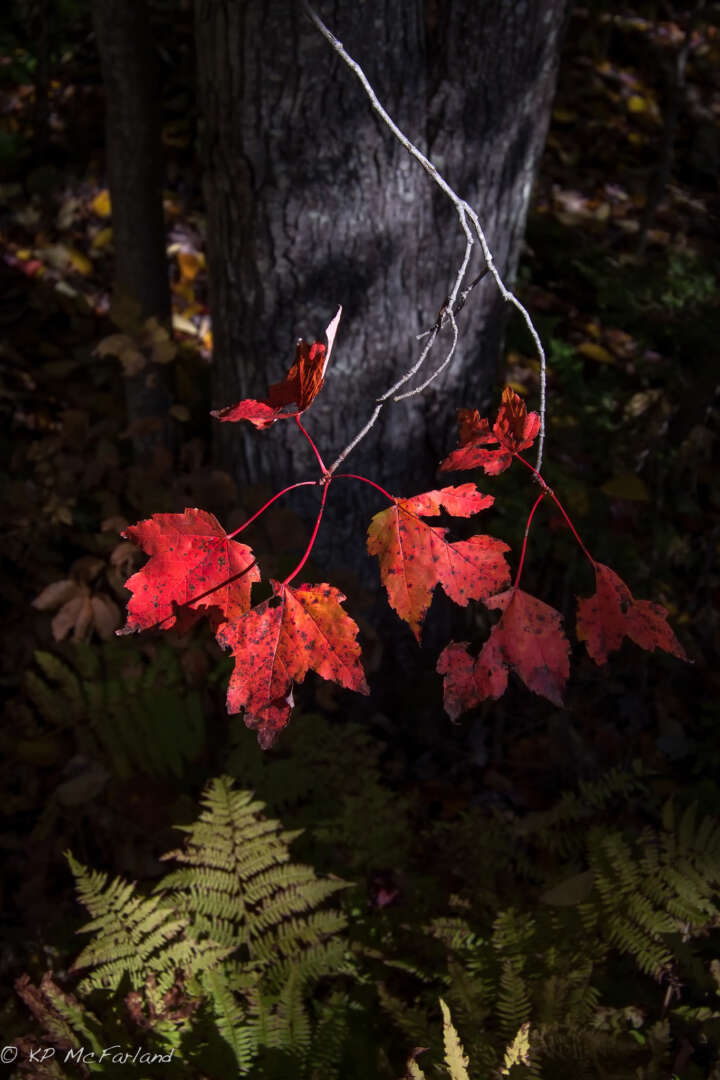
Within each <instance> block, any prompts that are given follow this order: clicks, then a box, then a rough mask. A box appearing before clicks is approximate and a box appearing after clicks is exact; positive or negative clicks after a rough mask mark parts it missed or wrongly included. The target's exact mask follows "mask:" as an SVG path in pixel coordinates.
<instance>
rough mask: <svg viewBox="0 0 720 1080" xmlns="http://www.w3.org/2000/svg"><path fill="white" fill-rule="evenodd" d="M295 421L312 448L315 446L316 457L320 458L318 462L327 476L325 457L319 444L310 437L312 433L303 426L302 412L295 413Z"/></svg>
mask: <svg viewBox="0 0 720 1080" xmlns="http://www.w3.org/2000/svg"><path fill="white" fill-rule="evenodd" d="M295 423H296V424H297V426H298V427H299V428H300V430H301V431H302V433H303V435H304V436H305V438H306V439H307V441H308V442H309V443H310V445H311V446H312V448H313V451H314V452H315V457H316V458H317V459H318V462H319V463H320V468H321V469H322V474H323V476H327V475H328V471H327V469H326V467H325V462H324V461H323V459H322V458H321V456H320V451H319V450H318V448H317V446H316V445H315V443H314V442H313V440H312V438H311V437H310V435H309V434H308V432H307V431H306V430H305V428H304V427H303V422H302V420H301V419H300V413H295Z"/></svg>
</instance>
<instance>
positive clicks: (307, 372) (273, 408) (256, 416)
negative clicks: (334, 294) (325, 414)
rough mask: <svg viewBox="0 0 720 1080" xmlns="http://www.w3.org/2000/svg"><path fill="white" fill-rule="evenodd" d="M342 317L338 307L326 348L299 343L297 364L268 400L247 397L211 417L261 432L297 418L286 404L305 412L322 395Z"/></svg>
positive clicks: (326, 334) (328, 334) (319, 344)
mask: <svg viewBox="0 0 720 1080" xmlns="http://www.w3.org/2000/svg"><path fill="white" fill-rule="evenodd" d="M341 314H342V308H341V307H339V308H338V309H337V313H336V315H335V318H334V319H333V320H332V322H331V323H330V325H329V326H328V327H327V329H326V330H325V337H326V338H327V348H326V347H325V345H323V344H322V342H320V341H316V342H314V343H313V344H312V345H309V344H308V343H307V342H306V341H303V339H302V338H300V339H299V340H298V342H297V344H296V346H295V363H294V364H293V366H292V367H291V368H290V370H289V371H288V373H287V375H286V376H285V378H284V379H283V380H282V382H279V383H273V384H272V386H271V387H270V389H269V390H268V396H267V401H256V400H255V399H254V398H245V399H244V400H243V401H238V402H237V404H235V405H228V406H227V408H225V409H215V410H214V411H213V412H211V413H210V415H211V416H214V417H215V419H216V420H225V421H231V422H236V421H238V420H249V421H250V423H251V424H254V425H255V427H256V428H258V429H260V430H262V429H263V428H268V427H270V425H271V424H274V423H275V421H276V420H280V419H281V418H283V417H286V416H294V415H296V414H295V413H287V412H284V411H283V409H284V408H285V406H286V405H296V406H297V413H301V412H304V411H305V409H307V407H308V406H309V405H311V404H312V402H313V401H314V400H315V398H316V397H317V395H318V393H319V392H320V388H321V386H322V384H323V380H324V378H325V372H326V371H327V366H328V362H329V360H330V354H331V353H332V349H333V344H334V343H335V335H336V334H337V328H338V323H339V322H340V316H341Z"/></svg>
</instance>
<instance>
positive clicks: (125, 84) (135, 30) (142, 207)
mask: <svg viewBox="0 0 720 1080" xmlns="http://www.w3.org/2000/svg"><path fill="white" fill-rule="evenodd" d="M92 14H93V23H94V27H95V36H96V39H97V45H98V51H99V53H100V61H101V66H102V75H103V84H104V90H105V106H106V151H107V169H108V185H109V189H110V198H111V202H112V228H113V242H114V247H115V283H114V284H115V294H114V310H115V312H117V313H118V316H117V321H118V322H119V323H120V324H121V328H122V329H135V328H139V324H140V323H141V322H142V321H143V320H145V319H147V318H148V317H150V316H155V317H156V318H157V319H158V320H160V321H161V322H165V323H169V319H170V288H169V284H168V270H167V261H166V256H165V223H164V217H163V203H162V188H163V161H162V139H161V124H160V95H159V79H158V74H157V69H156V57H155V54H154V50H153V47H152V34H151V28H150V18H149V13H148V9H147V6H146V4H145V2H144V0H133V2H132V3H128V2H127V0H93V5H92ZM150 383H151V385H148V380H147V377H146V375H145V373H143V374H141V375H140V376H136V377H134V378H132V379H127V380H126V386H127V406H128V420H129V424H130V428H131V430H133V429H134V430H135V431H136V434H135V436H134V439H133V442H134V448H135V451H136V453H143V452H145V451H146V450H147V449H148V448H149V446H150V445H152V444H153V443H156V442H158V441H163V442H167V439H168V434H167V431H166V430H165V429H164V428H158V430H157V431H156V432H155V437H152V430H151V428H150V427H148V426H147V424H146V425H145V426H144V427H143V422H144V421H147V419H148V418H151V417H162V418H163V420H164V421H165V422H166V423H167V420H166V414H167V409H168V406H169V404H170V402H169V398H168V396H167V394H166V393H165V392H164V390H163V388H162V387H161V386H160V385H159V384H157V383H155V382H154V381H153V380H150Z"/></svg>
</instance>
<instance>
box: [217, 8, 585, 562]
mask: <svg viewBox="0 0 720 1080" xmlns="http://www.w3.org/2000/svg"><path fill="white" fill-rule="evenodd" d="M564 8H565V2H564V0H557V2H552V0H541V2H540V0H539V2H535V3H532V4H531V3H529V2H528V3H519V2H518V0H491V2H490V0H485V2H478V0H474V2H471V0H465V2H458V0H453V2H452V3H451V4H444V5H442V11H440V7H439V6H438V8H437V9H434V5H428V11H427V13H426V12H425V10H424V8H423V4H422V3H421V2H420V0H367V2H365V3H357V4H346V3H341V2H339V0H334V2H331V0H327V2H326V3H323V4H322V5H321V6H320V14H321V15H322V17H323V19H324V20H325V21H326V23H327V24H328V25H329V27H330V28H331V29H332V30H333V32H334V33H335V34H336V36H337V37H338V38H339V39H340V40H341V41H343V43H344V44H345V46H346V48H347V49H348V51H349V52H350V53H351V54H352V55H353V56H354V57H355V58H356V59H357V60H358V61H359V63H360V64H361V65H362V66H363V68H364V69H365V71H366V74H367V75H368V78H369V79H370V81H371V82H372V84H373V86H374V87H375V89H376V91H377V93H378V96H379V98H380V100H381V101H382V102H383V104H384V105H385V106H386V108H387V109H388V111H389V112H390V113H391V115H392V116H393V118H394V119H395V120H396V122H397V123H398V124H399V125H400V127H401V128H402V129H403V130H404V131H405V132H406V134H407V135H408V136H409V137H410V138H411V139H412V140H414V141H415V142H416V143H417V145H419V147H420V148H421V149H425V148H426V147H428V146H429V149H430V153H431V155H437V164H438V166H439V168H440V170H441V171H443V172H444V171H445V170H447V178H448V179H449V180H450V182H451V183H453V184H455V185H457V189H458V192H459V194H461V195H463V196H464V197H466V198H467V199H468V200H469V201H471V202H472V203H473V204H474V205H475V207H476V208H477V209H478V211H479V213H480V217H481V220H483V221H484V223H486V225H487V230H488V236H489V239H490V241H491V244H493V245H494V251H495V253H496V257H497V265H498V267H499V268H500V270H501V272H502V273H503V274H509V275H510V276H512V274H513V273H514V271H515V268H516V265H517V258H518V252H519V245H520V240H521V237H522V232H523V228H524V224H525V216H526V212H527V207H528V200H529V196H530V189H531V185H532V179H533V175H534V171H535V168H536V165H537V161H538V157H539V154H540V151H541V149H542V146H543V142H544V139H545V133H546V129H547V122H548V116H549V111H550V104H551V98H552V92H553V88H554V79H555V67H556V60H557V51H558V46H559V36H560V28H561V25H562V23H563V14H564ZM196 30H197V54H198V85H199V103H200V111H201V118H202V123H203V126H204V131H203V142H202V156H203V164H204V168H205V195H206V201H207V208H208V252H209V267H210V299H211V309H212V313H213V334H214V343H215V349H214V363H215V379H214V399H215V404H216V405H218V406H223V405H228V404H231V403H232V402H234V401H237V400H239V399H241V398H244V397H259V398H262V397H264V396H265V394H266V390H267V385H268V383H270V382H274V381H276V380H278V379H279V378H281V377H282V376H283V375H284V374H285V372H286V370H287V368H288V367H289V366H290V363H291V362H292V359H293V353H294V342H295V339H296V338H297V337H298V336H303V337H306V338H309V339H310V340H314V339H317V338H319V337H320V335H321V332H322V329H323V328H324V326H325V325H326V324H327V323H328V322H329V320H330V318H331V316H332V315H333V313H334V311H335V309H336V307H337V305H338V303H342V305H343V308H344V314H343V319H342V323H341V326H340V331H339V334H338V340H337V344H336V352H335V353H334V355H333V358H332V361H331V365H330V369H329V371H328V378H327V381H326V385H325V386H324V387H323V390H322V392H321V394H320V396H319V397H318V399H317V401H316V402H315V403H314V404H313V406H312V409H311V410H310V411H309V412H308V413H307V414H306V417H305V421H306V426H308V428H309V430H310V431H311V434H312V435H313V437H314V438H315V439H316V442H317V444H318V446H319V448H320V451H321V453H322V455H323V457H324V458H325V461H326V462H327V463H328V464H329V463H330V462H332V461H333V460H334V457H335V456H336V455H337V453H338V452H339V451H340V450H341V449H342V448H343V447H344V446H345V445H346V444H347V443H348V442H349V441H350V439H351V438H352V436H353V435H354V434H355V433H356V432H357V431H358V429H359V428H360V427H361V426H362V425H363V424H364V423H365V421H366V420H367V418H368V417H369V415H370V413H371V412H372V409H373V406H374V400H375V398H376V397H377V396H378V395H379V394H381V393H382V392H383V391H384V390H386V389H387V388H388V387H389V386H390V385H391V383H392V382H393V381H394V380H395V379H396V378H397V377H398V376H399V375H400V374H401V373H403V372H404V371H405V370H406V369H407V368H408V367H409V365H410V364H411V362H412V360H413V359H414V358H415V357H416V356H417V355H418V353H419V346H420V343H418V341H417V340H416V335H417V334H418V333H419V332H420V331H421V330H423V329H425V328H427V327H428V326H430V325H431V324H432V323H433V322H434V321H435V319H436V317H437V314H438V310H439V308H440V306H441V304H442V302H443V300H444V298H445V296H446V295H447V292H448V289H449V286H450V283H451V282H452V280H453V278H454V276H455V273H456V271H457V267H458V265H459V261H460V258H461V256H462V250H463V240H462V236H461V234H460V232H459V229H458V227H457V224H456V220H455V221H454V220H453V211H452V209H451V208H449V207H448V206H447V205H445V204H444V203H443V202H442V198H441V197H440V196H439V195H438V196H437V197H436V195H435V191H434V189H433V185H432V183H431V181H430V180H429V179H428V177H427V176H426V174H425V173H424V172H423V170H422V169H421V168H420V167H419V166H418V165H417V164H416V163H415V162H414V161H413V160H412V159H411V158H410V157H409V156H408V155H407V154H406V152H405V151H404V150H403V149H402V148H401V147H400V145H399V144H398V143H397V142H396V141H395V139H394V138H393V137H392V135H391V134H390V132H389V131H388V130H387V129H386V128H385V127H384V126H383V125H382V123H381V122H380V121H379V119H378V118H377V117H376V115H375V114H374V113H373V112H372V111H371V109H370V107H369V104H368V101H367V98H366V97H365V95H364V92H363V91H362V89H361V87H360V85H359V83H358V81H357V79H356V78H355V76H354V75H353V74H352V73H351V72H350V71H349V70H348V68H347V67H346V66H345V65H344V64H343V63H342V61H341V60H340V59H339V57H338V56H337V55H336V54H335V53H334V52H333V51H332V50H331V49H330V47H329V46H328V45H327V43H326V42H325V41H324V39H323V38H322V37H321V36H320V35H319V34H318V32H317V31H316V30H315V29H314V27H313V26H312V25H311V24H310V22H309V21H308V20H307V18H306V17H304V15H303V14H302V12H301V10H300V8H299V6H296V5H295V4H294V3H291V2H290V0H285V2H278V3H274V4H266V3H263V2H260V0H247V2H246V3H243V4H237V3H234V2H232V0H197V3H196ZM473 265H474V267H475V271H474V272H475V273H477V271H478V270H479V269H480V268H481V266H482V262H481V259H480V257H479V254H478V255H476V256H475V258H474V263H473ZM476 292H477V293H478V295H477V296H475V294H473V297H472V298H471V300H470V301H468V304H467V305H466V308H465V309H464V310H463V312H462V313H461V314H460V315H459V316H458V323H459V326H460V330H461V341H460V346H459V348H458V352H457V355H456V358H455V360H454V362H453V364H452V365H451V366H450V367H449V368H448V369H447V370H446V371H445V372H444V374H443V375H442V376H441V377H440V378H439V379H438V380H437V381H436V382H435V383H434V384H433V385H432V386H431V387H430V388H429V389H428V391H426V392H425V393H424V394H423V395H421V396H417V397H413V398H410V399H408V400H406V401H403V402H400V403H397V404H391V405H389V406H387V407H386V408H385V410H384V411H383V413H382V414H381V416H380V420H379V422H378V423H377V424H376V426H375V427H374V428H373V429H372V431H371V433H370V434H369V435H368V437H367V438H366V439H365V441H364V442H363V443H361V444H360V445H359V446H358V448H357V450H355V451H354V452H353V454H352V456H351V457H350V458H349V459H348V462H347V469H348V471H350V472H354V473H358V472H359V473H367V475H369V476H370V477H371V478H372V479H374V480H376V481H378V482H379V483H381V484H383V486H385V487H386V488H388V490H390V491H391V492H393V493H394V494H398V495H408V494H412V493H414V492H417V491H421V490H423V489H427V488H428V487H431V486H432V485H433V482H434V474H435V468H436V465H437V462H438V460H439V459H440V458H441V457H442V456H443V455H444V454H445V453H447V451H448V450H449V449H450V448H451V446H452V443H453V440H454V424H455V420H454V418H455V414H456V410H457V408H458V407H459V406H462V405H479V404H481V403H482V402H483V401H484V400H486V398H487V395H488V390H489V388H490V387H491V385H492V383H493V381H494V379H495V377H496V373H497V368H498V362H499V353H500V344H501V340H502V325H503V312H502V310H501V304H500V303H499V302H498V300H497V293H496V291H495V290H494V287H493V285H492V283H491V282H490V281H489V280H486V281H484V282H483V283H482V285H481V286H479V287H478V289H477V290H476ZM447 340H449V339H448V338H447V337H446V336H445V335H443V338H442V340H441V341H440V342H439V343H438V345H437V346H436V351H435V352H434V353H433V354H432V357H431V359H430V360H429V361H427V362H426V367H425V369H423V371H424V372H426V373H429V372H430V371H431V370H433V368H434V367H435V366H436V365H437V363H438V362H439V360H440V359H441V358H442V356H443V343H444V342H445V341H447ZM215 430H216V437H217V449H218V452H219V457H220V459H221V461H222V462H223V464H224V465H225V466H226V467H229V468H230V469H231V471H232V472H234V474H235V475H236V476H237V477H238V479H239V480H240V482H241V483H243V482H245V483H247V482H250V483H256V482H259V481H263V482H267V483H269V484H271V485H272V486H273V487H277V486H282V485H284V484H288V483H291V482H293V481H294V480H299V479H305V478H308V477H313V476H315V475H317V470H316V465H315V462H314V459H313V456H312V452H311V450H310V448H309V446H308V445H307V443H306V442H305V441H304V440H303V439H302V438H300V437H299V433H298V432H297V430H296V428H295V425H294V424H277V425H275V426H274V427H273V428H271V429H270V430H269V431H266V432H256V431H255V430H252V429H250V430H247V425H244V424H218V425H217V427H216V429H215ZM343 484H344V487H343V488H342V496H341V495H340V490H339V489H340V488H341V484H340V482H338V483H336V484H335V485H334V487H333V490H332V492H331V494H330V498H329V499H328V508H327V511H326V519H325V528H324V529H323V530H321V532H320V538H319V545H320V546H319V547H318V548H317V549H316V552H319V553H320V554H321V558H322V561H323V562H325V563H327V562H334V563H342V564H345V565H349V564H352V563H356V562H357V561H358V560H359V559H360V558H361V557H362V554H363V548H364V530H365V528H366V527H367V523H368V522H369V519H370V517H371V516H372V514H374V513H375V512H377V510H378V509H381V508H382V502H381V501H380V497H379V496H377V497H376V496H375V495H374V494H373V493H372V492H371V491H370V489H369V488H367V487H366V486H365V485H361V484H357V483H353V482H351V481H345V482H343Z"/></svg>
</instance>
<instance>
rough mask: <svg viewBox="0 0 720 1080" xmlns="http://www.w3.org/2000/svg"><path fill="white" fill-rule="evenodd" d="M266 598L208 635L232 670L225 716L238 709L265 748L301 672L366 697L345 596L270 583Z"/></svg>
mask: <svg viewBox="0 0 720 1080" xmlns="http://www.w3.org/2000/svg"><path fill="white" fill-rule="evenodd" d="M270 584H271V585H272V589H273V594H274V595H273V596H272V597H271V598H270V599H269V600H266V601H265V602H264V603H262V604H258V605H257V607H254V608H253V609H252V610H251V611H248V612H247V614H245V615H243V616H241V617H240V618H239V619H236V620H234V621H232V622H230V621H228V622H226V623H223V624H222V626H220V627H219V628H218V630H217V633H216V637H217V640H218V643H219V644H220V646H221V647H222V648H229V649H231V650H232V652H233V655H234V656H235V659H236V664H235V668H234V671H233V673H232V675H231V676H230V684H229V686H228V693H227V707H228V712H229V713H237V712H240V711H241V709H244V710H245V723H246V725H247V726H248V727H249V728H252V729H253V730H255V731H257V734H258V741H259V743H260V745H261V747H262V748H263V749H264V750H265V749H267V748H268V747H269V746H271V745H272V743H273V741H274V740H275V738H276V736H277V734H278V732H279V731H280V730H281V729H282V728H284V727H285V726H286V724H287V722H288V719H289V717H290V711H291V709H292V705H293V698H292V688H293V682H302V681H303V679H304V678H305V676H306V675H307V673H308V671H315V672H317V674H318V675H321V676H322V677H323V678H324V679H328V680H331V681H332V682H336V683H339V684H340V685H341V686H344V687H346V688H347V689H349V690H357V691H358V692H359V693H361V694H367V693H369V690H368V686H367V683H366V682H365V674H364V672H363V669H362V665H361V663H360V645H359V644H358V642H357V640H356V638H357V633H358V627H357V624H356V623H355V622H354V621H353V620H352V619H351V618H350V616H349V615H348V614H347V612H345V611H343V609H342V608H341V606H340V605H341V604H342V602H343V601H344V600H345V596H343V594H342V593H341V592H340V590H339V589H335V588H333V587H332V586H331V585H325V584H322V585H300V586H299V587H298V588H297V589H293V588H291V587H290V586H289V585H283V584H281V583H279V582H277V581H271V582H270Z"/></svg>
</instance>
